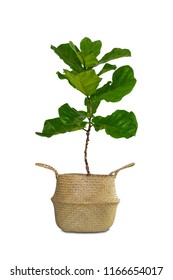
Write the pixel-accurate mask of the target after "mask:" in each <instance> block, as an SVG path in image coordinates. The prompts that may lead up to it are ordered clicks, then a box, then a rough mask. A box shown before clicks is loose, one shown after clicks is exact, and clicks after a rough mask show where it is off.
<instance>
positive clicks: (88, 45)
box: [80, 37, 102, 57]
mask: <svg viewBox="0 0 173 280" xmlns="http://www.w3.org/2000/svg"><path fill="white" fill-rule="evenodd" d="M101 47H102V42H101V41H100V40H98V41H94V42H92V41H91V39H89V38H87V37H85V38H84V39H83V40H82V41H81V42H80V49H81V51H82V52H84V53H86V54H89V53H93V54H94V56H95V57H97V56H98V55H99V54H100V50H101Z"/></svg>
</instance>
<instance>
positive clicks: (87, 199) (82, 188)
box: [52, 174, 119, 232]
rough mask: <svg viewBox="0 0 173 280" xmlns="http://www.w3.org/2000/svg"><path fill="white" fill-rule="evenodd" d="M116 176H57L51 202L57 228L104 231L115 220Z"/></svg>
mask: <svg viewBox="0 0 173 280" xmlns="http://www.w3.org/2000/svg"><path fill="white" fill-rule="evenodd" d="M114 182H115V176H113V175H89V176H88V175H85V174H58V176H57V185H56V190H55V194H54V196H53V197H52V202H53V205H54V209H55V218H56V223H57V225H58V226H59V227H60V228H61V229H62V230H63V231H68V232H101V231H106V230H108V229H109V228H110V227H111V226H112V224H113V222H114V219H115V214H116V209H117V205H118V203H119V199H118V197H117V195H116V191H115V183H114Z"/></svg>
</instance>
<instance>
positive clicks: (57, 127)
mask: <svg viewBox="0 0 173 280" xmlns="http://www.w3.org/2000/svg"><path fill="white" fill-rule="evenodd" d="M85 126H86V122H80V123H78V124H75V123H74V124H68V125H67V124H64V122H62V120H61V119H60V118H55V119H50V120H46V121H45V123H44V127H43V131H42V132H36V134H37V135H39V136H44V137H52V136H54V135H57V134H61V133H66V132H71V131H76V130H80V129H83V128H84V127H85Z"/></svg>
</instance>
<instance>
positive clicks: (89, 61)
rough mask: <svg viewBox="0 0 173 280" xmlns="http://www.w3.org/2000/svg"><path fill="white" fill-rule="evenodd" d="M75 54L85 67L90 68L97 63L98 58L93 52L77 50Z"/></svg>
mask: <svg viewBox="0 0 173 280" xmlns="http://www.w3.org/2000/svg"><path fill="white" fill-rule="evenodd" d="M77 56H78V58H79V59H80V61H81V63H82V64H83V65H84V67H85V68H92V67H94V66H96V65H97V64H98V60H97V58H96V57H95V56H94V54H93V53H89V54H86V53H84V52H79V53H77Z"/></svg>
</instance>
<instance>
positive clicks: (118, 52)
mask: <svg viewBox="0 0 173 280" xmlns="http://www.w3.org/2000/svg"><path fill="white" fill-rule="evenodd" d="M125 56H131V52H130V51H129V50H128V49H120V48H114V49H113V50H112V51H110V52H108V53H107V54H105V55H104V56H103V57H102V58H101V59H100V60H99V64H101V63H105V62H108V61H110V60H113V59H116V58H120V57H125Z"/></svg>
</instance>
